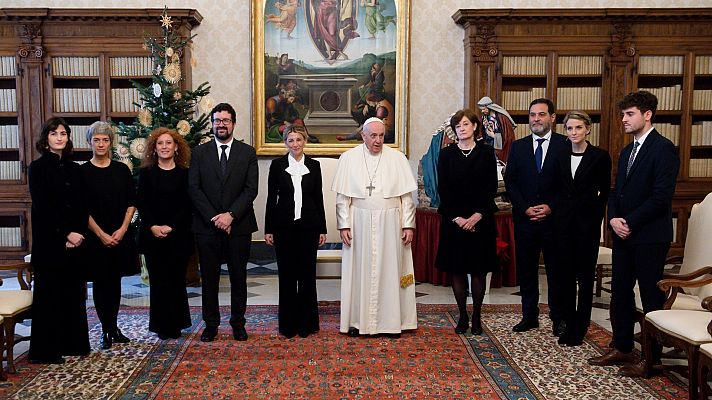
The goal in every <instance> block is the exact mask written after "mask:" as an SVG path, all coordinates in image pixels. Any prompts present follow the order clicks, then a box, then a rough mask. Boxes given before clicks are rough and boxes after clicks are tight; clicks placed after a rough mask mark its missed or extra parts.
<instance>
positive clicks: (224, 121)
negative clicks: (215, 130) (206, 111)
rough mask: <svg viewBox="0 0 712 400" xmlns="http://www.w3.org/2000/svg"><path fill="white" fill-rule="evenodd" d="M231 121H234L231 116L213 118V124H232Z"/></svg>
mask: <svg viewBox="0 0 712 400" xmlns="http://www.w3.org/2000/svg"><path fill="white" fill-rule="evenodd" d="M231 123H232V119H230V118H225V119H220V118H216V119H214V120H213V125H230V124H231Z"/></svg>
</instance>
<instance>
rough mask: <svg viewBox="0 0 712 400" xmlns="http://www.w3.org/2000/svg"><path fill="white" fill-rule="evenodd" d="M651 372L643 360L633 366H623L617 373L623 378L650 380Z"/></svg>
mask: <svg viewBox="0 0 712 400" xmlns="http://www.w3.org/2000/svg"><path fill="white" fill-rule="evenodd" d="M651 372H652V370H651V368H650V367H649V366H648V362H647V361H645V359H641V360H640V361H638V362H637V363H635V364H629V365H624V366H622V367H620V369H619V370H618V373H619V374H620V375H623V376H628V377H631V378H646V379H647V378H650V376H651Z"/></svg>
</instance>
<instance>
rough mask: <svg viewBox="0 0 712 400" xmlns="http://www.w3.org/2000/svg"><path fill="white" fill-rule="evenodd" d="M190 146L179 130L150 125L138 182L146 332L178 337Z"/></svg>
mask: <svg viewBox="0 0 712 400" xmlns="http://www.w3.org/2000/svg"><path fill="white" fill-rule="evenodd" d="M189 162H190V147H189V146H188V143H186V141H185V139H183V137H181V136H180V135H179V134H178V132H176V131H174V130H171V129H168V128H158V129H155V130H154V131H153V132H151V134H150V135H149V137H148V143H147V144H146V152H145V156H144V158H143V163H142V168H141V171H140V173H139V180H138V211H139V215H140V216H141V232H140V235H139V243H140V245H141V249H142V250H143V253H144V254H145V256H146V267H148V274H149V279H150V285H151V312H150V317H149V323H148V330H150V331H151V332H155V333H156V334H157V335H158V337H159V338H160V339H161V340H166V339H168V338H172V339H177V338H179V337H180V334H181V333H180V331H181V329H183V328H188V327H190V325H191V323H190V309H189V308H188V293H187V292H186V290H185V277H186V271H187V269H188V259H189V258H190V255H191V254H192V252H193V236H192V233H191V230H190V218H191V213H190V212H191V208H192V205H191V202H190V196H189V195H188V163H189Z"/></svg>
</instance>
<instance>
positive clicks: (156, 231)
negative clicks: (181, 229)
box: [151, 225, 173, 239]
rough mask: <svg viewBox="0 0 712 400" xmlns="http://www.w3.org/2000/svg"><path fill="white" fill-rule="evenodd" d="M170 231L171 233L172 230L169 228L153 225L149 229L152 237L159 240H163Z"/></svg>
mask: <svg viewBox="0 0 712 400" xmlns="http://www.w3.org/2000/svg"><path fill="white" fill-rule="evenodd" d="M172 231H173V228H171V227H170V226H168V225H153V226H152V227H151V233H153V236H155V237H157V238H159V239H163V238H165V237H166V236H168V234H169V233H171V232H172Z"/></svg>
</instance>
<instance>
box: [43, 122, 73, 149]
mask: <svg viewBox="0 0 712 400" xmlns="http://www.w3.org/2000/svg"><path fill="white" fill-rule="evenodd" d="M60 125H61V126H63V127H64V129H65V130H66V131H67V145H66V146H65V147H64V150H62V158H66V157H70V156H71V155H72V151H73V150H74V145H72V139H71V137H72V136H71V135H72V129H71V128H70V127H69V125H68V124H67V121H65V120H64V119H63V118H59V117H54V118H50V119H48V120H47V121H45V123H44V124H43V125H42V131H41V132H40V138H39V139H37V143H35V148H36V149H37V151H39V152H40V153H41V154H46V153H48V152H49V151H50V149H49V142H48V141H47V137H48V136H49V133H50V132H52V131H54V130H57V128H59V126H60Z"/></svg>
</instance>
